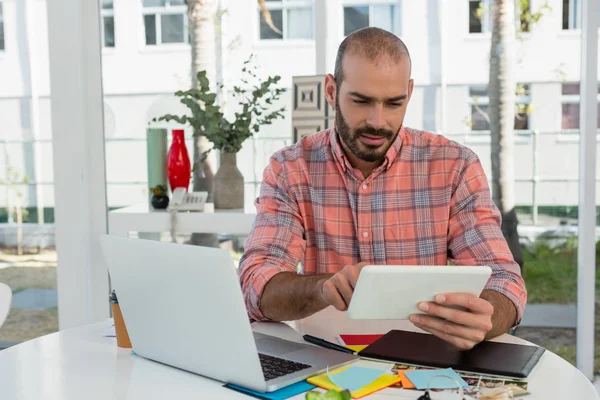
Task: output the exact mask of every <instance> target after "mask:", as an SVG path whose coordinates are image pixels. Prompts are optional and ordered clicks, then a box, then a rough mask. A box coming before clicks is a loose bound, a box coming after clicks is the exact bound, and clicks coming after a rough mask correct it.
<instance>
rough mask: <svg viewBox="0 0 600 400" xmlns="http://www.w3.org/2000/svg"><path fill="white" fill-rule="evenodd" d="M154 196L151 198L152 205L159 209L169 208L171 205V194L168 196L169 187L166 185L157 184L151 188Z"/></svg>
mask: <svg viewBox="0 0 600 400" xmlns="http://www.w3.org/2000/svg"><path fill="white" fill-rule="evenodd" d="M150 191H151V192H152V198H151V199H150V201H151V203H152V207H154V208H156V209H157V210H161V209H164V208H167V206H168V205H169V196H167V187H166V186H165V185H157V186H154V187H151V188H150Z"/></svg>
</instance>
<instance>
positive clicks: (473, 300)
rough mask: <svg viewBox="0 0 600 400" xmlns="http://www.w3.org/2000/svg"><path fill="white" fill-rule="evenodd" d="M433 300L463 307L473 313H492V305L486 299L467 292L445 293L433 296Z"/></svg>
mask: <svg viewBox="0 0 600 400" xmlns="http://www.w3.org/2000/svg"><path fill="white" fill-rule="evenodd" d="M435 302H436V303H438V304H444V305H447V306H459V307H465V308H467V309H468V310H471V311H472V312H474V313H478V314H487V315H492V314H493V313H494V306H492V305H491V304H490V303H489V302H487V301H486V300H484V299H482V298H480V297H477V296H473V295H472V294H469V293H447V294H445V295H437V296H435Z"/></svg>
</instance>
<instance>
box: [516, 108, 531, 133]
mask: <svg viewBox="0 0 600 400" xmlns="http://www.w3.org/2000/svg"><path fill="white" fill-rule="evenodd" d="M527 129H529V116H528V115H527V113H526V112H520V113H515V130H527Z"/></svg>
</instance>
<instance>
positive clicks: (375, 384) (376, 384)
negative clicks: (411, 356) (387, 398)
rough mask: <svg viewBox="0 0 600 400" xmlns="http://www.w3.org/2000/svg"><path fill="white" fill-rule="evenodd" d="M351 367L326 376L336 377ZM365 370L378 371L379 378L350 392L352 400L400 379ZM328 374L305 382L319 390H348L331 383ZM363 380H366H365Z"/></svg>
mask: <svg viewBox="0 0 600 400" xmlns="http://www.w3.org/2000/svg"><path fill="white" fill-rule="evenodd" d="M352 367H354V366H350V367H348V366H346V367H342V368H339V369H337V370H335V371H333V372H329V373H328V374H329V376H331V375H337V374H339V373H341V372H343V371H345V370H348V369H350V368H352ZM361 368H364V367H361ZM365 369H374V370H376V371H378V374H379V377H378V378H377V379H375V380H374V381H372V382H371V383H369V384H367V385H366V386H363V387H361V388H359V389H357V390H355V391H350V396H352V398H353V399H358V398H361V397H363V396H366V395H368V394H371V393H373V392H376V391H378V390H381V389H384V388H386V387H389V386H392V385H394V384H396V383H398V382H400V377H399V376H398V375H395V374H393V375H392V374H389V373H386V371H382V370H377V369H375V368H365ZM356 371H359V370H356ZM355 373H356V372H351V375H349V376H352V375H353V374H355ZM328 374H327V373H326V374H322V375H317V376H313V377H311V378H308V379H307V381H308V382H309V383H312V384H313V385H317V386H319V387H320V388H323V389H327V390H331V389H334V390H337V391H343V390H345V389H348V388H342V387H339V386H337V385H336V384H335V383H334V382H332V381H331V380H330V379H329V376H328ZM374 375H375V372H373V375H371V376H374ZM342 376H343V375H342ZM335 379H336V378H335V377H334V380H335ZM361 379H362V378H361ZM365 380H367V379H365ZM338 383H340V384H341V385H347V383H346V382H338ZM352 386H353V385H352Z"/></svg>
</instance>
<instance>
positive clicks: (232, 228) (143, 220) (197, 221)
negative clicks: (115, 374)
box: [108, 204, 256, 236]
mask: <svg viewBox="0 0 600 400" xmlns="http://www.w3.org/2000/svg"><path fill="white" fill-rule="evenodd" d="M255 216H256V214H253V213H248V212H239V211H235V212H234V211H231V212H230V211H213V212H196V211H181V212H178V213H177V221H176V224H177V233H228V234H236V235H247V234H248V233H249V232H250V229H251V228H252V223H253V222H254V217H255ZM170 229H171V216H170V213H169V211H167V210H153V209H152V208H151V207H149V206H148V204H137V205H133V206H129V207H124V208H119V209H117V210H113V211H110V212H109V213H108V233H109V234H110V235H117V236H128V235H129V232H144V233H160V232H169V230H170Z"/></svg>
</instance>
